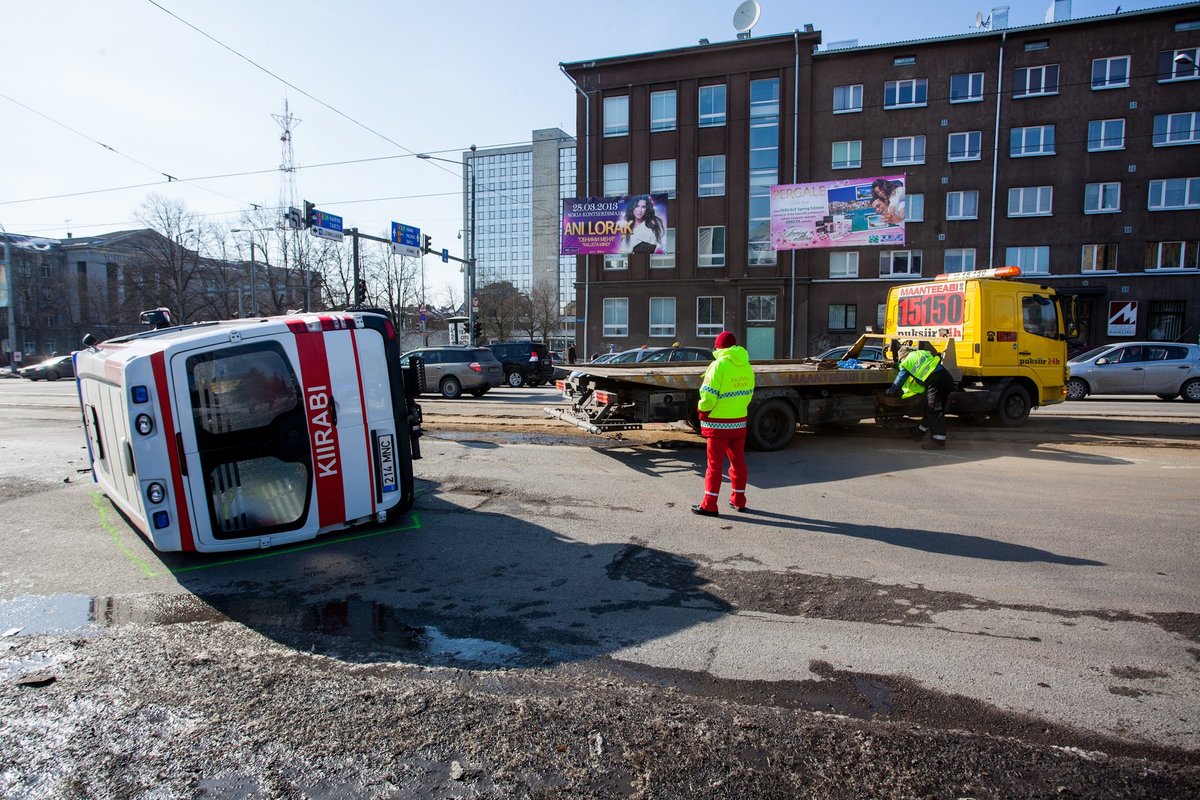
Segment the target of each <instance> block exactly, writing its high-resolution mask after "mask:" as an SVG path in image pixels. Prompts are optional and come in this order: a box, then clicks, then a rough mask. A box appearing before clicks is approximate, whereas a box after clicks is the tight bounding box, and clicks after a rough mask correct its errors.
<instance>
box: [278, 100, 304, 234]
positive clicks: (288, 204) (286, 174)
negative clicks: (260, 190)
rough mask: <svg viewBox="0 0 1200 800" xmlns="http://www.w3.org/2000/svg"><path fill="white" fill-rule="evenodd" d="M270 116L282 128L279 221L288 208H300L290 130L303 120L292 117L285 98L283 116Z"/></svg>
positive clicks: (284, 215)
mask: <svg viewBox="0 0 1200 800" xmlns="http://www.w3.org/2000/svg"><path fill="white" fill-rule="evenodd" d="M271 116H272V117H273V118H274V119H275V121H276V122H278V123H279V127H281V128H283V134H282V135H281V136H280V137H279V141H280V142H282V143H283V155H282V156H281V157H280V159H281V160H280V162H279V214H280V217H281V219H285V218H286V217H287V213H288V209H289V208H298V207H299V206H300V202H299V200H300V194H299V192H297V191H296V154H295V153H294V152H293V151H292V129H293V128H295V127H296V126H297V125H299V124H300V123H301V122H303V120H301V119H300V118H298V117H295V116H292V112H291V111H289V110H288V101H287V99H286V98H285V99H284V101H283V114H272V115H271Z"/></svg>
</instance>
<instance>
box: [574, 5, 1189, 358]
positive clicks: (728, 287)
mask: <svg viewBox="0 0 1200 800" xmlns="http://www.w3.org/2000/svg"><path fill="white" fill-rule="evenodd" d="M991 20H992V25H991V28H989V29H986V30H982V29H981V30H978V31H977V32H974V33H969V34H964V35H961V36H953V37H944V38H937V39H928V40H920V41H913V42H902V43H894V44H886V45H878V46H869V47H858V46H844V45H845V44H846V43H843V45H842V46H838V47H836V48H834V47H827V48H824V49H822V48H821V47H820V41H821V35H820V33H819V32H816V31H813V30H812V29H811V27H810V26H806V29H805V30H802V31H801V30H798V31H795V32H793V33H791V34H786V35H779V36H767V37H761V38H749V39H741V40H737V41H733V42H725V43H716V44H706V43H702V44H700V45H699V46H695V47H688V48H681V49H678V50H669V51H662V52H656V53H647V54H640V55H631V56H619V57H614V58H606V59H599V60H595V61H588V62H577V63H572V64H564V65H563V69H564V71H565V72H566V73H567V75H568V76H569V77H570V78H571V80H572V81H573V82H574V83H575V85H576V88H577V90H578V91H577V109H578V138H579V142H580V147H579V166H578V171H579V180H578V188H577V196H579V197H590V196H598V195H606V196H612V195H622V194H638V193H645V192H655V191H664V190H666V191H669V192H670V194H671V198H672V199H670V200H669V213H668V223H669V225H670V227H671V235H672V236H673V238H674V244H675V247H674V253H673V255H672V256H647V255H639V254H633V255H629V256H620V257H617V256H586V257H579V258H578V259H577V277H576V291H577V295H578V298H579V302H580V307H581V309H586V312H582V311H581V313H580V317H581V323H580V324H581V326H585V329H584V330H583V331H581V333H580V338H581V339H582V340H583V341H584V342H585V344H583V345H582V347H584V348H586V349H585V352H588V353H592V352H598V351H600V350H605V349H607V348H608V346H609V345H615V346H616V347H617V348H618V349H621V348H625V347H631V346H638V345H641V344H647V343H648V344H652V345H654V344H664V343H665V344H670V343H671V342H672V341H679V342H681V343H684V344H701V345H711V341H712V338H713V337H715V336H716V334H717V333H719V332H720V331H721V330H723V329H729V330H734V331H736V332H737V333H738V334H739V336H740V337H742V338H743V340H744V341H745V342H746V343H747V345H748V346H749V347H750V349H751V354H752V357H754V358H756V359H766V358H790V357H804V356H807V355H811V354H812V353H815V352H819V351H820V350H821V349H824V348H825V347H828V346H831V345H836V344H842V343H845V342H848V341H853V339H855V338H856V337H857V335H858V333H860V332H861V331H863V330H864V329H865V328H866V327H868V326H879V325H881V324H882V322H883V320H882V313H883V307H884V303H885V300H886V296H887V291H888V289H889V288H890V287H891V286H894V285H896V284H898V283H901V282H904V281H916V280H929V279H930V278H932V277H933V276H936V275H937V274H939V273H944V272H962V271H967V270H971V269H982V268H986V267H989V266H1000V265H1007V264H1016V265H1018V266H1020V267H1021V268H1022V270H1023V272H1024V274H1025V276H1026V277H1027V278H1028V279H1030V280H1033V281H1035V282H1042V283H1045V284H1046V285H1048V286H1051V287H1053V288H1055V289H1056V290H1058V291H1060V292H1062V293H1065V294H1068V295H1072V296H1074V297H1076V298H1077V300H1078V307H1079V311H1080V322H1081V323H1082V327H1083V332H1084V343H1086V344H1087V345H1096V344H1100V343H1104V342H1107V341H1111V340H1114V339H1115V336H1111V335H1110V334H1109V328H1108V324H1109V321H1110V319H1112V318H1114V315H1115V316H1118V317H1120V318H1121V319H1122V320H1123V321H1126V322H1128V321H1129V319H1130V318H1132V319H1134V320H1135V323H1136V324H1135V327H1134V337H1136V338H1151V339H1163V340H1187V341H1195V340H1196V339H1197V338H1198V334H1200V270H1198V264H1197V240H1198V239H1200V177H1197V176H1200V100H1198V99H1197V98H1200V70H1198V69H1197V61H1198V60H1200V52H1198V48H1200V3H1186V4H1180V5H1176V6H1172V7H1168V8H1160V9H1154V10H1148V11H1139V12H1127V13H1117V14H1112V15H1106V16H1099V17H1090V18H1086V19H1078V20H1061V21H1055V22H1049V23H1044V24H1040V25H1032V26H1025V27H1007V21H1006V20H1005V18H1004V14H1003V10H1002V9H995V10H994V11H993V14H992V16H991ZM849 44H851V45H852V43H849ZM898 174H903V175H904V176H905V177H904V182H905V184H906V191H907V196H906V198H905V202H906V210H905V211H906V223H905V240H904V243H903V245H902V246H900V247H896V246H894V245H893V246H890V247H887V248H885V247H880V246H871V247H866V246H860V247H857V248H847V247H823V248H812V249H804V250H785V251H779V252H775V251H773V250H772V249H771V244H770V236H769V234H770V224H769V223H770V187H771V186H773V185H778V184H790V183H808V182H815V181H826V180H835V179H841V178H854V179H863V180H864V181H865V182H867V183H869V182H870V180H871V179H872V178H874V177H879V176H889V175H898ZM584 318H586V322H585V321H584Z"/></svg>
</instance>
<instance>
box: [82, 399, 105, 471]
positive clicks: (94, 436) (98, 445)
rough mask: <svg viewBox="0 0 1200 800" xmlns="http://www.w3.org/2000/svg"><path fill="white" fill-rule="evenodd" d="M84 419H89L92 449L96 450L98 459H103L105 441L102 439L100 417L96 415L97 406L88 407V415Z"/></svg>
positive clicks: (88, 430) (89, 435) (88, 425)
mask: <svg viewBox="0 0 1200 800" xmlns="http://www.w3.org/2000/svg"><path fill="white" fill-rule="evenodd" d="M84 419H85V420H86V421H87V432H88V438H89V439H91V440H92V449H93V450H94V451H95V455H96V459H97V460H99V461H103V460H104V442H103V441H102V440H101V439H100V419H99V417H98V416H97V415H96V407H95V406H93V405H89V406H88V407H87V416H86V417H84Z"/></svg>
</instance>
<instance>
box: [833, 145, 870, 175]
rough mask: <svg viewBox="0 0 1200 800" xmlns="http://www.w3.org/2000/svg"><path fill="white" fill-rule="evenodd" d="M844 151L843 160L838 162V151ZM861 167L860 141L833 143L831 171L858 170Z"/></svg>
mask: <svg viewBox="0 0 1200 800" xmlns="http://www.w3.org/2000/svg"><path fill="white" fill-rule="evenodd" d="M839 148H841V149H842V150H844V151H845V158H843V159H842V160H841V161H839V160H838V149H839ZM861 167H862V140H861V139H852V140H848V141H844V142H834V143H833V163H832V165H831V167H830V168H831V169H859V168H861Z"/></svg>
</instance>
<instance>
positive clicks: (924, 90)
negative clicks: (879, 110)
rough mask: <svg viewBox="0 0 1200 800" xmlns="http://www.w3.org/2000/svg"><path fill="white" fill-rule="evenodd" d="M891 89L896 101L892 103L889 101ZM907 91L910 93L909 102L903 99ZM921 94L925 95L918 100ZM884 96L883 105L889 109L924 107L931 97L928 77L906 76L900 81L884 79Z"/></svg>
mask: <svg viewBox="0 0 1200 800" xmlns="http://www.w3.org/2000/svg"><path fill="white" fill-rule="evenodd" d="M889 91H890V92H893V93H894V94H895V101H894V102H893V103H891V104H889V103H888V101H887V96H888V92H889ZM906 93H907V94H908V95H909V100H908V101H907V102H905V101H904V100H903V99H902V98H903V97H904V95H905V94H906ZM921 95H924V96H923V97H922V98H921V99H920V100H918V99H917V98H918V97H920V96H921ZM883 97H884V100H883V107H884V108H885V109H888V110H890V109H896V108H924V107H925V106H926V105H927V104H928V99H929V80H928V79H927V78H905V79H904V80H898V81H884V84H883Z"/></svg>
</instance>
